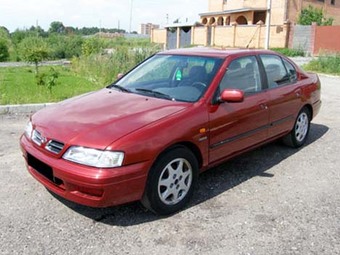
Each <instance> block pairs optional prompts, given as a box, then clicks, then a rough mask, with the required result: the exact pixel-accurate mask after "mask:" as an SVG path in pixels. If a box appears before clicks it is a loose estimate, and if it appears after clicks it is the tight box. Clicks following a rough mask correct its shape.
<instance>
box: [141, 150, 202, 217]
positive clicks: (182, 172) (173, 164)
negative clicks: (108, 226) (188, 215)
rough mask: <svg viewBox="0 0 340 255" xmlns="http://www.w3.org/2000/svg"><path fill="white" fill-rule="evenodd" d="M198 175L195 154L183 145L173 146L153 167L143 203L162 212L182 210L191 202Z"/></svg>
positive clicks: (157, 211) (161, 213)
mask: <svg viewBox="0 0 340 255" xmlns="http://www.w3.org/2000/svg"><path fill="white" fill-rule="evenodd" d="M197 177H198V163H197V159H196V157H195V156H194V155H193V153H192V152H191V151H189V150H188V149H186V148H184V147H177V148H175V149H172V150H170V151H168V152H166V153H165V154H163V155H162V156H161V157H160V158H159V159H158V160H157V161H156V163H155V164H154V166H153V167H152V168H151V169H150V172H149V176H148V180H147V184H146V188H145V192H144V196H143V199H142V204H143V205H144V206H145V207H146V208H148V209H149V210H151V211H153V212H154V213H156V214H159V215H167V214H171V213H174V212H176V211H179V210H180V209H182V208H183V207H184V206H185V205H186V204H187V203H188V202H189V200H190V198H191V196H192V194H193V189H194V186H195V184H196V182H197Z"/></svg>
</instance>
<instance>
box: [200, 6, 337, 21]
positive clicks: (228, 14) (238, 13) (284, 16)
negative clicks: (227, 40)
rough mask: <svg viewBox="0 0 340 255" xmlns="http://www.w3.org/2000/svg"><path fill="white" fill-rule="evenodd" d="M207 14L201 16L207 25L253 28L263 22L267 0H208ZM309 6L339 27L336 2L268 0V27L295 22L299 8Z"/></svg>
mask: <svg viewBox="0 0 340 255" xmlns="http://www.w3.org/2000/svg"><path fill="white" fill-rule="evenodd" d="M208 1H209V7H208V12H206V13H201V14H200V17H201V22H202V24H204V25H207V26H228V25H232V24H234V23H236V24H238V25H255V24H257V23H258V22H260V21H262V22H263V23H266V10H267V0H208ZM308 5H312V6H314V7H317V8H320V9H323V11H324V14H325V16H326V17H333V18H334V23H333V25H340V0H272V15H271V24H272V25H282V24H284V23H286V22H287V21H290V22H291V23H293V24H294V23H296V21H297V19H298V16H299V13H300V12H301V10H302V9H303V8H306V7H308Z"/></svg>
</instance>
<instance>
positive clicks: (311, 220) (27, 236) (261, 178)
mask: <svg viewBox="0 0 340 255" xmlns="http://www.w3.org/2000/svg"><path fill="white" fill-rule="evenodd" d="M321 80H322V84H323V92H322V93H323V94H322V100H323V107H322V110H321V112H320V114H319V116H317V118H316V119H315V120H313V124H312V126H311V133H310V137H309V138H310V139H309V141H308V144H307V145H306V146H304V147H303V148H302V149H299V150H295V149H290V148H287V147H285V146H283V145H281V144H280V143H278V142H276V143H272V144H269V145H267V146H264V147H261V148H259V149H257V150H255V151H252V152H249V153H246V154H244V155H243V156H241V157H238V158H235V159H233V160H230V161H228V162H227V163H225V164H223V165H221V166H219V167H217V168H215V169H212V170H211V171H208V172H206V173H204V174H202V175H201V176H200V181H199V187H198V189H197V191H196V193H195V195H194V198H193V200H192V202H191V203H190V205H189V206H188V208H186V209H185V210H183V211H182V212H179V213H177V214H175V215H173V216H170V217H166V218H159V217H157V216H154V215H153V214H151V213H150V212H146V211H144V210H143V208H142V207H141V206H140V205H139V203H132V204H129V205H124V206H119V207H113V208H106V209H92V208H88V207H84V206H80V205H76V204H73V203H71V202H68V201H65V200H63V199H61V198H59V197H56V196H54V195H53V194H51V193H50V192H48V191H47V190H46V189H45V188H44V187H43V186H42V185H41V184H39V183H38V182H37V181H35V180H34V179H33V178H32V177H31V176H30V175H29V174H28V172H27V171H26V168H25V165H24V161H23V159H22V156H21V152H20V149H19V145H18V140H19V136H20V134H21V133H22V130H23V127H24V125H25V123H26V120H27V116H22V115H0V137H1V143H0V203H1V207H0V229H1V231H0V254H242V255H243V254H244V255H247V254H318V255H319V254H340V160H339V154H338V152H339V151H340V142H339V141H340V108H339V106H338V102H339V101H340V78H339V77H338V78H336V77H327V76H321Z"/></svg>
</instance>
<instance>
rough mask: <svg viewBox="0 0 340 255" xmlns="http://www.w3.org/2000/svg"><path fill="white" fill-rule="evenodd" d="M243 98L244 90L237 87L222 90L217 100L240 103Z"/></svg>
mask: <svg viewBox="0 0 340 255" xmlns="http://www.w3.org/2000/svg"><path fill="white" fill-rule="evenodd" d="M243 100H244V92H243V91H242V90H239V89H225V90H223V91H222V93H221V95H220V98H219V100H218V101H219V102H221V103H224V102H230V103H240V102H243Z"/></svg>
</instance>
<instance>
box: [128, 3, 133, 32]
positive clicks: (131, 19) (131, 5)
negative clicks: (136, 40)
mask: <svg viewBox="0 0 340 255" xmlns="http://www.w3.org/2000/svg"><path fill="white" fill-rule="evenodd" d="M132 4H133V0H130V25H129V32H130V34H131V23H132Z"/></svg>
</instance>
